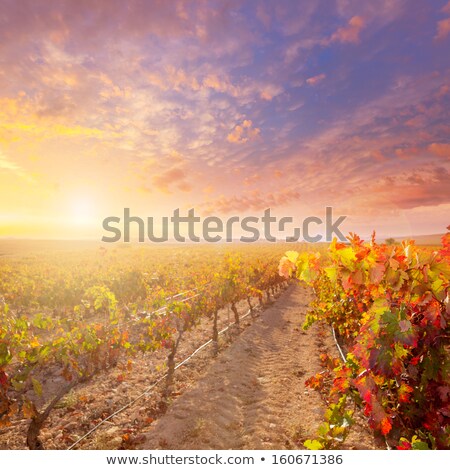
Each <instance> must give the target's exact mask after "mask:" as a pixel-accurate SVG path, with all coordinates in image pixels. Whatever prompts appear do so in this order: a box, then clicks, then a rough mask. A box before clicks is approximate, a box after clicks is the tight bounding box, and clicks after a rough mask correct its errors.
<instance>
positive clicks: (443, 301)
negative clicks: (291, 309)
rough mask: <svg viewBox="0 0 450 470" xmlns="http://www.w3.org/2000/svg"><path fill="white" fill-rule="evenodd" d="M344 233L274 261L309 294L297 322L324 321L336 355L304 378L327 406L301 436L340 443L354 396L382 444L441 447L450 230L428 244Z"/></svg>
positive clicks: (448, 395)
mask: <svg viewBox="0 0 450 470" xmlns="http://www.w3.org/2000/svg"><path fill="white" fill-rule="evenodd" d="M448 229H449V230H450V227H449V228H448ZM349 241H350V244H349V245H348V244H343V243H337V242H336V241H334V242H333V243H332V244H331V246H330V247H329V250H328V253H327V254H326V255H325V256H323V255H321V254H320V253H315V254H309V253H298V252H295V251H291V252H288V253H286V256H284V257H283V258H282V260H281V263H280V273H281V274H283V275H284V276H285V277H290V276H295V277H297V278H298V279H300V280H302V281H304V282H306V283H307V284H308V285H309V286H311V287H312V288H313V289H314V292H315V294H316V295H315V300H314V301H313V302H312V305H311V311H310V314H309V315H308V317H307V320H306V322H305V325H304V328H309V327H310V326H311V325H312V324H314V323H315V322H317V321H320V322H325V323H326V324H328V325H329V326H330V327H331V328H332V330H333V335H334V336H335V338H336V341H337V346H338V347H339V349H340V351H341V355H342V360H341V361H339V360H337V359H335V358H332V357H329V356H327V355H323V356H322V357H321V360H322V362H323V366H324V371H322V372H321V373H318V374H316V375H315V376H313V377H311V378H309V379H308V380H307V383H308V385H309V386H310V387H312V388H313V389H316V390H320V391H321V392H322V393H323V394H324V400H325V401H326V403H327V405H328V410H327V412H326V413H325V421H324V423H323V424H322V425H321V426H320V427H319V429H318V435H317V436H316V438H315V439H309V440H307V441H306V442H305V445H306V447H308V448H310V449H323V448H336V447H339V446H340V445H342V442H344V441H345V438H346V436H347V433H348V430H349V428H350V426H351V424H352V421H353V418H352V415H353V413H354V406H355V405H356V406H359V407H361V408H362V409H363V412H364V415H365V416H366V417H367V420H368V424H369V425H370V427H371V428H372V429H373V430H374V431H375V432H376V433H379V434H380V435H381V436H384V438H385V441H386V446H387V447H388V448H391V447H395V448H397V449H448V448H450V324H449V321H450V304H449V279H450V233H447V234H446V235H445V236H444V237H443V238H442V247H440V248H438V249H436V250H432V249H427V248H419V247H417V246H416V245H415V244H414V242H413V241H408V242H403V243H402V244H401V245H397V246H387V245H384V244H378V243H377V242H376V240H375V234H374V235H373V236H372V240H371V242H370V243H364V242H363V241H362V240H361V239H360V238H359V237H358V236H357V235H354V234H351V236H350V237H349ZM340 345H341V346H342V348H341V346H340ZM343 351H345V352H343Z"/></svg>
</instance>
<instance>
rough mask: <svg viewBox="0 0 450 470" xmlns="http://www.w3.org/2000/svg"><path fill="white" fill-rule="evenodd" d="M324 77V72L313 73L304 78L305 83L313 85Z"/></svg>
mask: <svg viewBox="0 0 450 470" xmlns="http://www.w3.org/2000/svg"><path fill="white" fill-rule="evenodd" d="M325 78H326V75H325V74H324V73H321V74H320V75H315V76H314V77H309V78H308V79H307V80H306V83H307V84H308V85H311V86H315V85H317V84H318V83H320V82H321V81H322V80H324V79H325Z"/></svg>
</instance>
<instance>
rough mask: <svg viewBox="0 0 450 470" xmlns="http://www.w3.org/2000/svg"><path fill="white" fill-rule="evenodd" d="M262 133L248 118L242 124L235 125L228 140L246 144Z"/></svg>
mask: <svg viewBox="0 0 450 470" xmlns="http://www.w3.org/2000/svg"><path fill="white" fill-rule="evenodd" d="M260 133H261V130H260V129H259V128H258V127H253V123H252V121H250V120H249V119H246V120H244V121H243V122H242V124H241V125H239V124H238V125H237V126H235V128H234V129H233V130H232V131H231V132H230V133H229V134H228V136H227V140H228V142H231V143H233V144H245V143H246V142H249V141H251V140H254V139H256V138H257V137H258V135H259V134H260Z"/></svg>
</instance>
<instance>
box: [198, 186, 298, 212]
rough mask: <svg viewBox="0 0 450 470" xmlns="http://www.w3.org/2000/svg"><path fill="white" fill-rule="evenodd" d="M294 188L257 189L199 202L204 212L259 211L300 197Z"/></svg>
mask: <svg viewBox="0 0 450 470" xmlns="http://www.w3.org/2000/svg"><path fill="white" fill-rule="evenodd" d="M300 197H301V196H300V192H299V191H298V190H297V189H296V188H285V189H282V190H279V191H272V192H263V191H260V190H259V189H254V190H251V191H245V192H244V193H243V194H241V195H239V196H237V195H233V196H223V195H222V196H220V197H219V198H217V199H214V200H212V201H208V202H207V203H203V204H201V206H200V207H201V208H202V209H203V210H204V211H205V213H209V214H210V213H219V214H229V213H232V212H235V213H243V212H248V211H261V210H264V209H267V208H277V207H282V206H285V205H287V204H289V203H291V202H293V201H298V200H299V199H300Z"/></svg>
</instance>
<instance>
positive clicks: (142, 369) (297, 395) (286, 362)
mask: <svg viewBox="0 0 450 470" xmlns="http://www.w3.org/2000/svg"><path fill="white" fill-rule="evenodd" d="M311 295H312V294H311V291H310V290H309V289H307V288H305V287H303V286H301V285H299V284H293V285H291V286H290V287H289V288H288V289H287V290H285V291H284V292H281V293H280V294H278V295H277V297H278V298H277V299H276V300H275V302H270V303H269V304H268V305H266V308H265V309H263V310H261V309H258V313H257V316H256V318H252V317H251V316H248V317H247V318H246V319H245V320H243V321H242V322H241V329H240V330H237V329H236V328H235V327H233V328H231V329H230V330H229V331H228V332H227V333H225V334H224V335H222V336H221V339H220V348H219V354H218V356H217V357H214V356H213V354H212V348H211V346H208V347H206V348H205V349H203V350H202V351H201V352H200V353H198V354H197V355H195V356H194V357H193V358H192V359H191V360H190V361H189V362H187V363H186V364H185V365H184V366H183V367H182V368H180V369H178V370H177V371H176V377H175V378H176V383H175V389H174V392H173V394H172V396H171V398H170V401H169V403H167V402H164V401H163V400H162V387H157V388H155V389H153V390H152V391H151V393H149V394H148V395H146V396H144V397H142V398H141V399H139V400H138V401H137V402H136V403H135V404H133V405H132V406H130V407H129V408H127V409H126V410H124V411H123V412H122V413H120V414H118V415H117V416H115V417H114V418H112V419H111V420H109V421H107V422H105V423H103V424H102V426H100V427H99V428H98V429H97V430H96V431H95V432H94V433H92V434H91V435H90V436H89V437H88V438H86V439H84V440H82V441H81V442H80V443H79V444H78V445H77V448H80V449H133V448H141V449H297V448H298V449H301V448H303V445H302V443H303V441H304V440H305V439H312V438H314V437H315V433H316V430H317V428H318V426H319V425H320V424H321V422H322V418H323V413H324V411H325V408H326V405H325V403H324V401H323V399H322V397H321V395H320V393H319V392H317V391H314V390H311V389H310V388H307V387H305V380H306V379H307V378H308V377H310V376H312V375H314V374H316V373H317V372H320V371H321V370H322V366H321V363H320V359H319V356H320V354H321V353H323V352H326V353H328V354H330V355H332V356H335V357H337V355H338V353H337V349H336V346H335V344H334V341H333V339H332V335H331V333H330V331H328V329H326V328H324V327H323V326H320V325H314V326H313V327H312V328H310V329H309V330H307V331H303V330H302V324H303V322H304V319H305V315H306V311H307V306H308V304H309V302H310V300H311ZM253 303H254V304H255V303H256V301H255V300H254V302H253ZM238 310H239V313H240V315H243V314H244V313H246V312H247V311H248V305H247V303H246V302H241V303H240V304H239V305H238ZM232 319H233V313H232V312H230V311H229V310H228V309H225V310H223V311H221V312H220V316H219V327H220V328H223V327H224V326H226V325H227V324H229V323H230V322H231V321H232ZM211 326H212V324H211V320H210V319H206V318H205V319H203V320H202V323H201V324H200V325H198V327H196V328H195V329H193V330H192V331H191V332H188V333H187V334H186V336H185V338H184V339H183V342H182V344H181V346H180V350H179V352H178V354H177V357H176V362H177V363H178V362H180V361H182V360H183V359H184V358H186V357H187V356H189V355H190V354H192V352H193V351H195V350H196V349H197V348H198V347H199V346H200V345H202V344H203V343H204V342H205V341H207V340H208V339H209V338H210V337H211V336H210V334H211ZM166 355H167V351H157V352H156V353H152V354H146V355H141V356H138V357H135V358H133V359H132V360H131V361H130V363H129V364H128V361H123V362H122V363H121V364H119V367H117V368H114V369H111V370H107V371H104V372H102V373H101V374H99V375H98V376H96V377H95V378H94V379H93V380H91V381H89V382H88V383H86V384H81V385H79V386H77V387H76V388H75V389H74V390H73V391H72V392H71V393H70V394H68V395H67V396H66V397H64V399H63V400H62V401H61V403H60V404H59V406H58V408H57V409H55V410H53V411H52V413H51V415H50V417H49V418H48V420H47V421H46V424H45V426H44V428H43V430H42V431H41V439H42V442H43V444H44V447H45V448H46V449H67V448H68V447H69V446H70V445H71V444H73V443H74V442H75V441H76V440H77V439H78V438H79V437H80V436H83V435H84V433H86V432H87V431H89V430H90V429H92V428H93V427H94V426H95V425H96V424H98V423H99V422H101V421H102V420H103V419H105V418H106V417H107V416H109V415H110V414H111V413H112V412H114V411H115V410H117V409H119V408H120V407H122V406H124V405H127V404H128V403H129V402H130V401H132V400H133V399H134V398H136V397H138V396H139V395H141V394H142V392H143V391H145V390H146V388H147V387H148V386H149V385H151V384H152V383H153V382H155V380H156V379H158V378H159V377H160V376H161V375H162V374H163V373H164V371H165V360H166ZM59 382H63V379H62V378H60V377H57V376H53V375H52V376H49V377H48V383H47V384H46V388H49V389H50V390H52V389H53V388H54V387H55V386H56V385H58V383H59ZM27 425H28V420H21V421H18V422H16V423H15V426H13V427H11V428H7V429H0V449H23V448H26V443H25V438H24V436H25V433H26V427H27ZM343 448H347V449H377V448H383V443H380V442H378V441H377V440H376V439H375V438H374V437H373V435H372V433H371V431H370V430H369V429H368V428H367V425H366V424H365V421H364V419H362V418H361V416H358V417H357V422H356V424H355V425H354V426H353V427H352V431H351V434H350V436H349V438H348V439H347V441H346V442H345V445H344V446H343Z"/></svg>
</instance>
